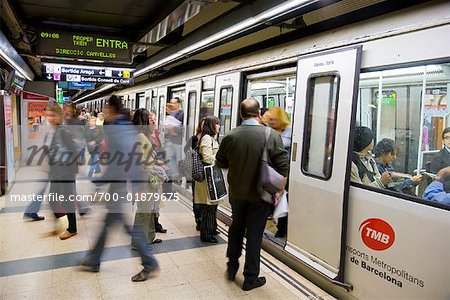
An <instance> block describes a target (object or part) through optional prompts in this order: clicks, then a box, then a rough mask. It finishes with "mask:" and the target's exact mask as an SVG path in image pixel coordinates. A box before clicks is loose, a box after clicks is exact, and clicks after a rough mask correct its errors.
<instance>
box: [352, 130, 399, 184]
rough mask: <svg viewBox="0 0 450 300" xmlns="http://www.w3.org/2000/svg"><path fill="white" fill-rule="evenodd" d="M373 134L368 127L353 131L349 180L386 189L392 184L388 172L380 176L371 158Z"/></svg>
mask: <svg viewBox="0 0 450 300" xmlns="http://www.w3.org/2000/svg"><path fill="white" fill-rule="evenodd" d="M372 149H373V134H372V131H371V130H370V129H369V128H368V127H364V126H360V127H356V129H355V139H354V141H353V153H352V170H351V175H350V180H351V181H352V182H356V183H362V184H366V185H371V186H374V187H379V188H386V187H387V186H388V184H389V183H391V182H392V177H391V174H390V172H384V173H383V174H380V172H379V171H378V168H377V165H376V162H375V160H374V159H373V158H372Z"/></svg>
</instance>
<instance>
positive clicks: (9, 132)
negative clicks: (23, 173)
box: [3, 93, 16, 185]
mask: <svg viewBox="0 0 450 300" xmlns="http://www.w3.org/2000/svg"><path fill="white" fill-rule="evenodd" d="M3 106H4V112H5V141H6V147H5V148H6V149H5V150H6V176H7V181H8V185H11V183H12V182H13V180H14V178H15V177H16V173H15V168H14V134H13V126H12V124H13V121H12V103H11V96H9V95H8V94H6V93H5V94H4V95H3Z"/></svg>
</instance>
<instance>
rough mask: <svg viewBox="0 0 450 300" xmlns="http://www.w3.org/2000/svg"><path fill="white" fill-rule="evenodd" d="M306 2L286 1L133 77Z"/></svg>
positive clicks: (301, 0)
mask: <svg viewBox="0 0 450 300" xmlns="http://www.w3.org/2000/svg"><path fill="white" fill-rule="evenodd" d="M307 2H311V0H292V1H288V2H286V3H284V4H281V5H278V6H275V7H274V8H271V9H270V10H268V11H267V12H263V13H261V14H259V15H256V16H254V17H252V18H250V19H247V20H244V21H242V22H240V23H237V24H236V25H234V26H232V27H230V28H227V29H225V30H222V31H220V32H218V33H216V34H214V35H212V36H210V37H208V38H206V39H204V40H202V41H200V42H197V43H195V44H192V45H190V46H188V47H186V48H184V49H182V50H180V51H178V52H176V53H175V54H172V55H170V56H168V57H166V58H164V59H162V60H160V61H158V62H156V63H153V64H151V65H148V66H146V67H144V68H142V69H141V70H138V71H137V72H135V73H134V76H135V77H136V76H139V75H142V74H144V73H146V72H147V71H150V70H152V69H155V68H157V67H160V66H161V65H163V64H164V63H166V62H170V61H172V60H175V59H177V58H180V57H182V56H184V55H186V54H189V53H190V52H192V51H196V50H199V49H202V48H204V47H205V46H208V45H209V44H211V43H214V42H217V41H220V40H221V39H223V38H227V37H230V36H233V35H235V34H237V33H239V32H241V31H242V30H244V29H246V28H251V27H252V26H254V25H256V24H258V23H261V22H264V21H267V20H269V19H270V18H273V17H274V16H277V15H280V14H283V13H286V12H289V11H291V10H293V9H294V8H296V7H298V6H300V5H303V4H305V3H307Z"/></svg>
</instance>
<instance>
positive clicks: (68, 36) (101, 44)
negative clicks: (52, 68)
mask: <svg viewBox="0 0 450 300" xmlns="http://www.w3.org/2000/svg"><path fill="white" fill-rule="evenodd" d="M131 50H132V46H131V43H130V42H129V41H126V40H124V39H120V38H113V37H108V36H100V35H94V34H87V33H73V32H63V31H55V30H40V31H38V37H37V54H38V55H42V56H50V57H66V58H75V59H89V60H96V61H111V62H112V61H113V62H126V63H131V62H132V57H131Z"/></svg>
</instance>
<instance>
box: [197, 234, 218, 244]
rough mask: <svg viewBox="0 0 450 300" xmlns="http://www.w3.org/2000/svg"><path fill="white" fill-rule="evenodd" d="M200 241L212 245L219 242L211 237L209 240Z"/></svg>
mask: <svg viewBox="0 0 450 300" xmlns="http://www.w3.org/2000/svg"><path fill="white" fill-rule="evenodd" d="M201 241H202V242H204V243H212V244H217V243H219V241H218V240H217V239H216V238H215V237H213V236H212V237H210V238H207V239H201Z"/></svg>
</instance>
